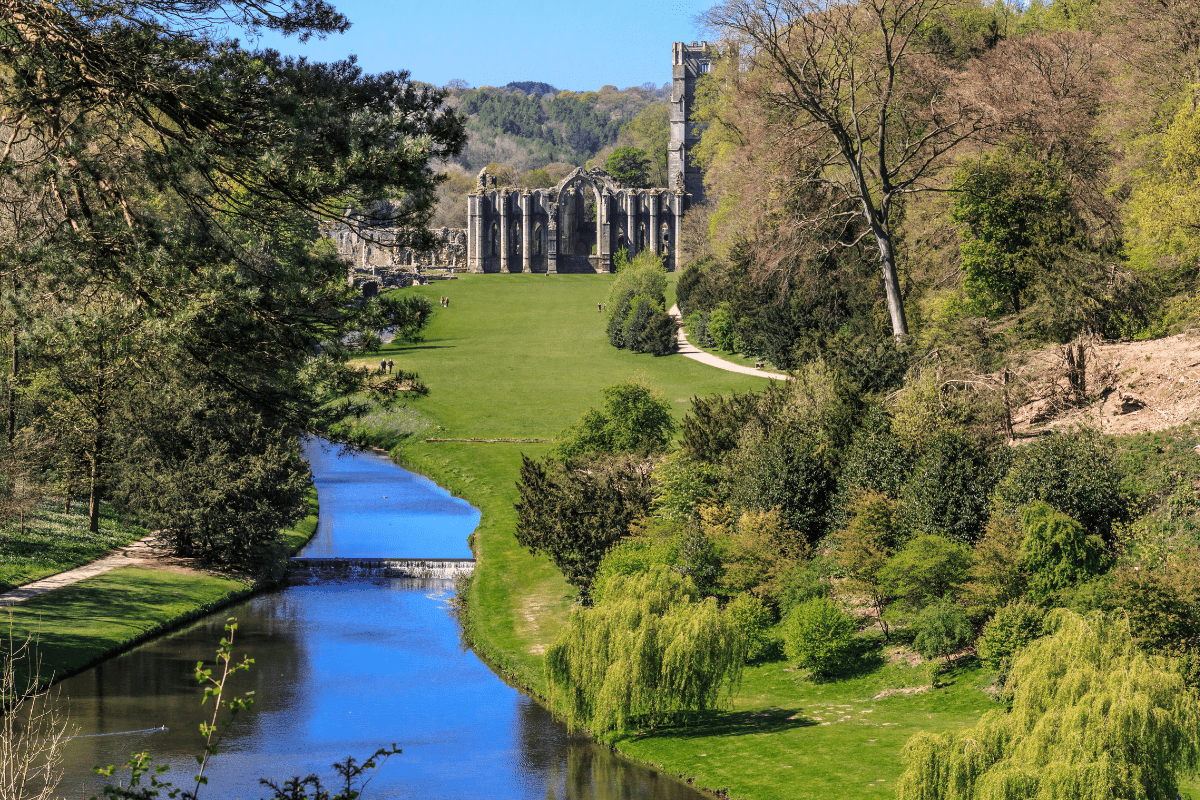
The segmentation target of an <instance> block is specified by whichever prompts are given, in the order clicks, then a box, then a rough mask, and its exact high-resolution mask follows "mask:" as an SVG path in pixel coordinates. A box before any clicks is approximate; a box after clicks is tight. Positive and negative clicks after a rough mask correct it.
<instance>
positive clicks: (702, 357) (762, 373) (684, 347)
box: [0, 305, 788, 600]
mask: <svg viewBox="0 0 1200 800" xmlns="http://www.w3.org/2000/svg"><path fill="white" fill-rule="evenodd" d="M667 313H668V314H670V315H671V316H672V317H674V318H675V322H676V324H677V325H678V326H679V332H678V333H677V334H676V341H677V342H678V343H679V350H678V352H679V354H680V355H681V356H686V357H688V358H690V359H692V360H693V361H699V362H700V363H701V364H707V365H708V366H710V367H716V368H717V369H723V370H727V371H729V372H740V373H742V374H743V375H754V376H757V377H759V378H770V379H772V380H776V381H786V380H787V379H788V376H787V375H779V374H776V373H774V372H767V371H766V370H762V369H755V368H754V367H743V366H742V365H741V364H734V363H733V362H732V361H726V360H725V359H723V358H717V357H716V356H714V355H712V354H711V353H706V352H704V351H703V350H701V349H700V348H698V347H696V346H694V345H693V344H692V343H691V342H689V341H688V340H687V336H685V335H684V333H683V315H682V314H680V313H679V306H678V305H674V306H671V310H670V311H668V312H667ZM3 599H4V598H3V597H2V596H0V600H3Z"/></svg>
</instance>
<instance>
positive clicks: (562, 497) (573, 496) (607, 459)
mask: <svg viewBox="0 0 1200 800" xmlns="http://www.w3.org/2000/svg"><path fill="white" fill-rule="evenodd" d="M517 491H518V493H519V494H520V497H521V499H520V501H519V502H518V503H517V504H516V510H517V529H516V537H517V542H518V543H519V544H520V545H521V546H522V547H526V548H528V549H529V551H530V552H531V553H543V552H544V553H547V554H548V555H549V556H550V557H551V559H553V561H554V563H555V565H556V566H558V569H559V571H560V572H562V574H563V576H564V577H565V578H566V579H567V581H568V582H569V583H571V584H572V585H573V586H575V587H576V588H578V589H579V590H580V593H581V594H582V595H584V596H585V597H586V596H587V592H588V591H589V589H590V587H591V584H592V579H593V576H594V575H595V573H596V570H597V568H598V567H599V565H600V560H601V559H602V558H603V557H604V555H605V553H607V552H608V550H609V549H610V548H611V547H612V546H613V545H615V544H616V543H617V542H619V541H620V540H621V539H622V538H624V537H625V536H626V535H628V533H629V530H630V525H631V523H632V522H633V521H634V520H636V519H638V518H639V517H642V516H644V515H645V514H646V513H647V512H648V511H649V510H650V503H651V500H652V495H651V490H650V475H649V470H647V469H646V468H645V465H644V464H643V463H642V462H641V460H640V459H634V458H629V457H625V456H615V457H614V456H602V457H593V458H591V459H581V458H575V459H568V460H566V461H561V462H560V461H556V460H554V459H548V460H546V461H545V462H541V463H539V462H537V461H534V460H532V459H530V458H529V457H527V456H524V455H523V456H521V478H520V480H519V481H518V482H517Z"/></svg>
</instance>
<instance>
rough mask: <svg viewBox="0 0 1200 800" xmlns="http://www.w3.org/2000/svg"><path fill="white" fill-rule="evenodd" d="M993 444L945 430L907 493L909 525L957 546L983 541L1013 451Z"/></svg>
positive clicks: (925, 450)
mask: <svg viewBox="0 0 1200 800" xmlns="http://www.w3.org/2000/svg"><path fill="white" fill-rule="evenodd" d="M992 444H993V443H992V442H987V441H980V440H978V439H973V438H972V437H970V436H968V435H967V434H965V433H963V432H961V431H957V430H949V431H943V432H941V433H938V434H936V435H934V436H933V437H932V438H931V439H929V440H928V441H927V442H925V444H924V446H923V447H922V455H921V457H920V459H919V460H918V461H917V464H916V467H915V469H914V470H913V473H912V477H910V478H909V479H908V481H907V482H906V483H905V485H904V489H903V490H902V497H903V499H904V512H903V517H904V520H905V522H906V523H907V525H908V527H909V528H911V529H912V530H914V531H919V532H921V533H935V534H941V535H942V536H946V537H948V538H950V539H953V540H954V541H956V542H965V543H971V542H974V541H975V540H976V539H977V538H979V534H980V533H981V532H982V531H983V526H984V524H985V523H986V522H987V518H988V510H989V496H990V495H991V493H992V490H993V489H994V488H995V486H996V483H997V481H998V480H999V478H1000V474H1001V469H1000V468H1001V465H1003V464H1004V461H1005V458H1006V453H1007V450H997V449H996V448H995V447H993V446H992Z"/></svg>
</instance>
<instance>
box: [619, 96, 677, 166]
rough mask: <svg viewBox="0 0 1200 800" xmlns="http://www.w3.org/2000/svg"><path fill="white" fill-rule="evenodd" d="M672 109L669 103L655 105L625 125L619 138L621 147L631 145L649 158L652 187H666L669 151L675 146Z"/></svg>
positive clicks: (647, 107) (642, 111) (646, 108)
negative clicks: (672, 140) (672, 139)
mask: <svg viewBox="0 0 1200 800" xmlns="http://www.w3.org/2000/svg"><path fill="white" fill-rule="evenodd" d="M670 116H671V114H670V107H669V106H668V105H667V104H666V103H652V104H651V105H648V106H646V107H645V108H643V109H642V110H641V112H640V113H639V114H638V115H637V116H636V117H634V118H633V119H631V120H630V121H629V122H627V123H625V127H623V128H621V133H620V135H619V136H618V137H617V143H618V144H621V145H624V144H629V145H632V146H633V147H635V148H637V149H639V150H641V151H642V152H644V153H645V154H646V157H647V158H648V160H649V162H650V173H649V185H651V186H666V185H667V184H668V182H669V181H668V176H667V147H668V146H669V145H670V143H671V121H670Z"/></svg>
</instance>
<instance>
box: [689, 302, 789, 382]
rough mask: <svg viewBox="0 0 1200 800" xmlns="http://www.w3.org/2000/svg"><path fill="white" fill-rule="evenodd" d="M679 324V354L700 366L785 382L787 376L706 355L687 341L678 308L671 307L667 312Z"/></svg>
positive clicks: (709, 354)
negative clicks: (704, 365) (698, 363)
mask: <svg viewBox="0 0 1200 800" xmlns="http://www.w3.org/2000/svg"><path fill="white" fill-rule="evenodd" d="M667 313H668V314H670V315H671V316H672V317H674V318H675V321H676V322H677V323H678V324H679V333H678V334H677V335H676V339H677V341H678V343H679V354H680V355H682V356H686V357H687V358H690V359H692V360H693V361H699V362H700V363H701V364H707V365H708V366H710V367H716V368H717V369H723V370H726V371H727V372H740V373H741V374H743V375H754V376H757V377H759V378H770V379H771V380H776V381H786V380H787V378H788V376H787V375H780V374H779V373H777V372H767V371H766V370H764V369H755V368H754V367H743V366H742V365H741V364H734V363H733V362H732V361H726V360H725V359H723V358H717V357H716V356H714V355H712V354H711V353H706V352H704V351H703V350H701V349H700V348H698V347H696V346H695V345H693V344H692V343H691V342H689V341H688V338H687V335H686V334H684V332H683V315H682V314H680V313H679V306H677V305H675V306H671V310H670V311H668V312H667Z"/></svg>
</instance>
